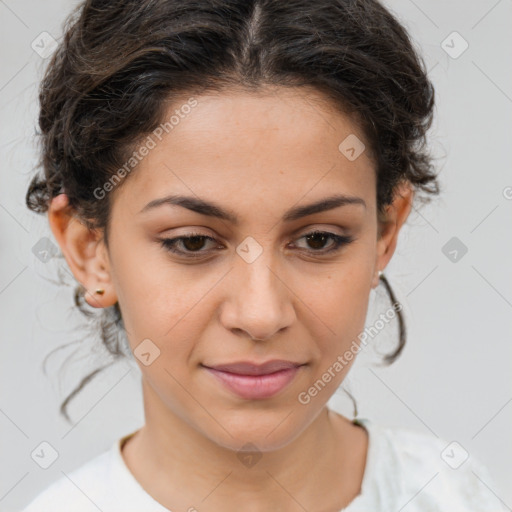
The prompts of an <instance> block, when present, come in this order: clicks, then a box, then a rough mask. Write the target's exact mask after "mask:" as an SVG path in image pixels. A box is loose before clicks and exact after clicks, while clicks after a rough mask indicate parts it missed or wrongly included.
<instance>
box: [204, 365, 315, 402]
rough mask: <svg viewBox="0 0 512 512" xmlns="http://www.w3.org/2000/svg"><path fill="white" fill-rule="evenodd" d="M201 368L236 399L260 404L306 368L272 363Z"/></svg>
mask: <svg viewBox="0 0 512 512" xmlns="http://www.w3.org/2000/svg"><path fill="white" fill-rule="evenodd" d="M201 366H202V367H203V368H205V369H206V370H207V371H208V372H209V373H211V374H212V375H213V376H214V377H215V378H216V379H217V381H219V382H220V383H221V384H222V385H223V386H224V387H226V388H227V389H228V390H230V391H231V392H232V393H234V394H236V395H237V396H239V397H241V398H244V399H247V400H258V399H260V400H261V399H265V398H270V397H272V396H274V395H276V394H277V393H279V392H280V391H282V390H283V389H284V388H285V387H286V386H287V385H288V384H290V382H291V381H292V380H293V379H294V378H295V376H296V375H297V373H298V372H299V370H300V368H301V367H302V366H305V364H304V363H295V362H291V361H284V360H274V361H268V362H266V363H263V364H255V363H251V362H237V363H231V364H224V365H215V366H206V365H201Z"/></svg>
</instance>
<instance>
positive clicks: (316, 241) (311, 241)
mask: <svg viewBox="0 0 512 512" xmlns="http://www.w3.org/2000/svg"><path fill="white" fill-rule="evenodd" d="M302 238H304V239H305V240H306V243H307V244H308V247H306V248H305V250H306V251H307V252H310V253H313V254H327V253H331V252H334V251H337V250H338V249H341V247H342V246H344V245H348V244H349V243H351V242H353V240H354V239H353V238H352V237H351V236H346V235H337V234H336V233H330V232H328V231H312V232H311V233H307V234H306V235H304V236H302V237H301V238H299V240H300V239H302ZM329 240H332V241H333V242H332V244H331V246H330V247H328V249H325V245H326V243H327V242H328V241H329ZM311 249H313V250H311Z"/></svg>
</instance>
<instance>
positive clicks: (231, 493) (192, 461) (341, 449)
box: [49, 88, 413, 512]
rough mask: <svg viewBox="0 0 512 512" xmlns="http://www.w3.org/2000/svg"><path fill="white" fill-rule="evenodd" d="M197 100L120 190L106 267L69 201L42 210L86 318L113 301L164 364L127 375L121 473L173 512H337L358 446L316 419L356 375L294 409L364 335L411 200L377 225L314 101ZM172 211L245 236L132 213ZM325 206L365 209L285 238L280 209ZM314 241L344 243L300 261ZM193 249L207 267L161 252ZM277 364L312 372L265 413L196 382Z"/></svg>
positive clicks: (264, 96) (339, 131) (331, 122)
mask: <svg viewBox="0 0 512 512" xmlns="http://www.w3.org/2000/svg"><path fill="white" fill-rule="evenodd" d="M196 99H197V100H198V105H197V106H196V107H195V108H194V109H193V110H192V112H191V113H190V114H189V115H188V116H186V117H184V118H183V119H181V120H180V123H179V124H178V125H177V126H175V128H174V129H173V130H172V131H171V132H170V133H169V134H168V135H166V136H165V137H164V138H163V140H162V141H161V142H159V143H158V145H157V146H156V147H155V148H154V149H152V150H151V151H150V153H149V154H148V155H147V156H146V157H145V158H144V159H143V160H142V161H141V162H140V163H139V164H138V165H137V167H136V170H134V171H133V172H132V174H131V175H129V177H128V178H126V179H125V180H124V181H123V183H122V185H121V186H118V187H117V188H116V189H115V190H114V192H113V194H114V195H113V202H112V210H111V227H110V233H109V247H108V249H107V247H106V246H105V244H104V241H103V239H102V232H101V230H95V231H91V230H88V229H87V228H86V227H85V225H84V224H83V223H81V222H80V221H79V219H77V218H76V217H74V216H73V212H72V211H71V210H70V209H69V207H68V206H67V198H66V196H65V195H64V194H62V195H60V196H58V197H56V198H54V200H53V201H52V205H51V208H50V210H49V222H50V226H51V229H52V232H53V233H54V235H55V237H56V239H57V241H58V243H59V245H60V247H61V249H62V251H63V254H64V256H65V258H66V261H67V263H68V265H69V267H70V269H71V270H72V271H73V273H74V275H75V277H76V279H77V280H78V281H79V282H80V283H81V284H82V285H83V286H84V287H85V288H86V289H87V290H89V291H90V292H91V293H87V295H86V298H87V300H88V302H89V304H91V305H92V306H94V307H108V306H111V305H113V304H115V302H116V301H118V302H119V305H120V308H121V311H122V314H123V318H124V321H125V325H126V328H127V334H128V338H129V341H130V345H131V347H132V349H133V350H134V349H135V348H136V347H137V346H138V345H139V343H141V341H142V340H144V339H147V338H149V339H150V340H151V341H152V342H153V343H154V344H155V345H156V346H157V347H158V348H159V350H160V356H159V357H157V358H156V359H155V360H154V361H153V362H152V363H151V364H150V365H148V366H145V365H143V364H142V363H141V362H140V361H139V360H137V363H138V364H139V367H140V369H141V372H142V387H143V395H144V410H145V420H146V422H145V425H144V426H143V427H142V428H141V429H140V430H139V431H137V433H136V434H135V435H134V436H132V437H131V438H130V439H129V441H128V442H127V443H126V444H125V445H124V448H123V451H122V453H123V457H124V460H125V462H126V464H127V466H128V468H129V469H130V471H131V472H132V473H133V475H134V476H135V478H136V479H137V480H138V481H139V482H140V484H141V485H142V486H143V488H144V489H146V491H147V492H149V493H150V494H151V495H152V496H153V497H154V498H155V499H156V500H157V501H159V502H160V503H162V504H163V505H164V506H166V507H167V508H169V509H171V510H194V509H193V508H191V507H195V509H197V510H203V511H205V510H207V511H210V512H215V511H221V510H222V511H223V512H229V511H232V510H233V511H235V510H245V511H249V512H253V511H254V512H256V511H268V510H280V511H287V512H292V511H293V512H295V511H299V510H300V511H303V510H304V508H305V509H306V510H308V511H311V512H313V511H318V512H321V511H328V510H339V509H340V508H342V507H345V506H347V505H348V504H349V503H350V502H351V501H352V500H353V499H354V498H355V497H356V496H357V494H359V492H360V489H361V482H362V479H363V475H364V469H365V461H366V455H367V447H368V436H367V433H366V430H365V429H364V428H362V427H360V426H357V425H354V424H353V423H352V422H350V421H349V420H348V419H347V418H344V417H343V416H341V415H339V414H337V413H335V412H333V411H330V410H329V409H328V408H327V405H326V403H327V401H328V400H329V398H330V397H331V396H332V394H333V393H334V392H335V391H336V389H337V388H338V387H339V385H340V384H341V383H342V381H343V379H344V378H345V376H346V375H347V372H348V371H349V369H350V367H351V364H352V363H353V361H354V360H352V362H351V363H350V364H348V365H346V366H344V368H343V370H342V371H339V372H337V373H335V377H334V378H333V379H332V380H331V381H330V382H329V383H327V384H326V386H325V388H324V389H323V390H322V391H320V392H319V393H318V394H317V395H316V396H315V397H313V398H311V401H310V402H309V403H308V404H306V405H304V404H301V403H300V402H299V401H298V398H297V397H298V395H299V393H300V392H303V391H305V390H308V388H309V387H310V386H311V385H312V384H313V383H314V382H315V381H317V380H318V379H320V378H321V376H322V374H323V373H324V372H325V371H326V370H327V368H329V367H331V366H332V365H333V363H334V362H335V361H336V358H337V357H338V355H340V354H343V353H344V352H345V351H346V350H347V349H348V348H349V347H350V345H351V343H352V341H353V340H357V339H358V338H357V335H358V334H359V333H360V332H362V331H363V330H364V327H365V325H364V324H365V318H366V313H367V307H368V301H369V295H370V291H371V289H372V288H375V287H376V286H377V285H378V279H379V278H378V271H379V270H383V269H384V268H385V267H386V265H387V263H388V262H389V260H390V258H391V257H392V255H393V253H394V251H395V247H396V244H397V239H398V234H399V232H400V229H401V227H402V225H403V223H404V222H405V220H406V219H407V216H408V214H409V212H410V209H411V202H412V199H413V190H412V188H411V187H410V186H408V185H406V184H404V185H402V186H400V188H398V189H397V193H396V195H395V199H394V201H393V203H392V205H390V206H388V207H387V209H386V215H385V217H383V218H381V219H380V220H378V217H377V209H376V206H377V205H376V174H375V164H374V163H373V161H372V160H371V158H370V155H369V151H368V150H365V151H364V152H363V153H362V154H361V155H360V156H359V157H358V158H357V159H355V160H353V161H350V160H349V159H347V158H346V157H345V155H344V154H342V153H341V152H340V151H339V150H338V146H339V144H340V143H341V142H342V141H343V140H344V139H345V138H346V137H347V136H348V135H350V134H355V135H356V136H357V137H358V138H359V139H360V140H362V141H364V136H363V133H362V132H361V131H360V129H359V128H358V126H357V125H356V124H355V123H354V122H353V121H352V120H351V119H350V118H348V117H347V116H345V115H343V114H341V113H340V112H339V111H337V110H335V109H334V108H333V106H332V105H331V104H330V103H329V102H328V100H327V99H325V98H323V96H321V95H320V93H317V92H316V91H315V90H305V89H270V88H267V89H265V90H264V91H262V92H260V93H258V94H255V93H254V92H244V91H239V90H232V91H229V93H228V92H223V93H221V94H211V95H203V96H199V97H197V98H196ZM184 102H185V100H184ZM178 106H179V105H178ZM175 109H176V105H173V107H172V108H171V109H169V112H170V113H172V112H173V111H174V110H175ZM169 115H170V114H169ZM168 117H169V116H166V118H168ZM367 148H368V146H367ZM171 193H173V194H184V195H192V196H197V197H200V198H201V199H204V200H209V201H213V202H216V203H218V204H219V205H220V206H221V207H223V208H226V209H229V210H231V211H232V212H233V213H234V214H236V215H237V217H238V218H239V223H238V225H235V224H232V223H231V222H229V221H226V220H220V219H216V218H213V217H209V216H205V215H202V214H199V213H196V212H193V211H190V210H188V209H185V208H183V207H180V206H171V205H164V206H160V207H158V208H154V209H151V210H148V211H146V212H142V213H140V210H141V209H142V208H143V207H144V206H145V205H146V204H147V203H149V202H150V201H152V200H154V199H156V198H161V197H164V196H166V195H168V194H171ZM334 193H339V194H342V193H343V194H347V195H350V196H357V197H360V198H362V199H363V200H364V201H365V203H366V206H362V205H358V204H349V205H344V206H341V207H337V208H335V209H332V210H329V211H324V212H319V213H315V214H313V215H310V216H308V217H304V218H302V219H298V220H295V221H292V222H284V221H283V220H282V217H283V215H284V213H285V212H286V211H287V210H288V209H289V208H291V207H293V206H297V205H306V204H310V203H312V202H314V201H316V200H319V199H322V198H325V197H328V196H331V195H332V194H334ZM313 228H314V229H319V230H324V231H329V232H331V233H335V234H340V235H343V234H345V235H346V234H348V235H350V236H352V237H353V238H354V240H353V241H352V242H351V243H349V244H348V245H345V246H342V247H341V248H340V249H339V250H338V251H335V252H333V253H331V254H327V255H324V256H321V255H318V253H319V252H322V250H324V251H325V249H328V248H330V247H332V246H333V245H334V242H333V240H332V239H329V238H328V239H326V241H325V242H324V244H323V245H322V243H321V241H318V240H317V242H316V244H315V243H314V242H310V243H308V241H307V239H306V238H304V235H306V234H308V233H310V232H311V231H312V230H313ZM190 233H200V234H201V235H204V236H211V237H213V238H215V240H216V241H215V242H211V241H208V240H204V243H203V245H201V244H196V246H195V247H196V248H198V250H199V251H203V254H204V253H208V255H207V256H202V257H201V258H199V259H198V260H187V259H186V258H185V257H179V256H176V255H173V254H172V253H170V252H168V251H167V250H166V249H165V248H164V247H162V245H161V243H160V241H159V240H160V239H162V238H171V237H176V236H184V235H186V234H190ZM247 236H251V237H253V238H254V239H255V240H256V241H257V242H258V244H259V245H260V246H261V248H262V251H263V252H262V253H261V255H260V256H259V257H258V258H257V259H256V260H255V261H253V262H252V263H247V262H246V261H245V260H244V259H243V258H241V257H240V256H239V255H238V254H237V252H236V248H237V246H239V244H241V242H242V241H243V240H244V239H245V238H246V237H247ZM178 247H179V248H180V249H181V250H183V251H186V249H187V248H188V249H189V251H190V250H193V249H194V245H193V244H190V243H189V244H188V245H186V246H183V244H179V246H178ZM308 250H309V251H310V254H308V252H307V251H308ZM315 250H316V251H317V253H316V254H315V253H314V251H315ZM97 288H104V289H105V293H104V294H103V295H97V294H94V290H95V289H97ZM270 359H286V360H291V361H295V362H301V363H307V364H306V366H303V367H301V369H300V370H299V372H298V373H297V375H296V376H295V378H294V380H293V381H292V382H291V383H290V384H289V385H288V386H287V387H286V388H285V389H283V390H282V391H280V392H279V393H278V394H277V395H275V396H273V397H271V398H268V399H260V400H247V399H242V398H240V397H238V396H236V395H234V394H233V393H231V392H230V391H229V390H227V389H225V388H224V387H223V386H222V385H221V384H220V383H219V382H217V380H216V379H215V378H214V377H213V376H212V375H211V374H210V373H209V372H208V371H207V370H205V369H204V368H203V367H202V366H200V365H201V364H207V365H210V366H211V365H214V364H221V363H228V362H234V361H256V362H262V361H267V360H270ZM249 442H250V443H252V444H253V445H255V446H257V449H258V450H259V452H260V454H261V455H262V457H261V458H260V460H259V461H258V462H257V463H256V464H255V465H253V466H251V467H248V466H246V465H244V464H242V462H241V461H240V459H239V458H238V457H237V452H238V450H240V449H241V448H242V446H244V445H245V444H246V443H249Z"/></svg>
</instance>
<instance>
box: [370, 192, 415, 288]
mask: <svg viewBox="0 0 512 512" xmlns="http://www.w3.org/2000/svg"><path fill="white" fill-rule="evenodd" d="M413 199H414V189H413V188H412V185H411V184H410V182H402V183H401V184H400V185H398V187H397V189H396V192H395V195H394V197H393V201H392V203H391V204H390V205H388V206H386V208H385V211H384V214H383V215H381V216H379V218H378V240H377V257H376V260H375V275H374V278H373V281H372V288H375V287H377V286H378V284H379V275H378V271H379V270H384V268H385V267H386V265H387V264H388V263H389V260H390V259H391V257H392V256H393V254H394V252H395V249H396V245H397V242H398V233H399V232H400V229H401V228H402V225H403V224H404V222H405V221H406V220H407V217H408V216H409V213H410V211H411V208H412V201H413Z"/></svg>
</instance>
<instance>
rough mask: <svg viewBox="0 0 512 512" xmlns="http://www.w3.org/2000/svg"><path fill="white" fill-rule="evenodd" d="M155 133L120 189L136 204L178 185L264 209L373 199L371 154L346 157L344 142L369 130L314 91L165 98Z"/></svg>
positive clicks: (361, 138)
mask: <svg viewBox="0 0 512 512" xmlns="http://www.w3.org/2000/svg"><path fill="white" fill-rule="evenodd" d="M191 98H193V99H192V101H191ZM190 105H194V106H193V107H190ZM165 123H167V124H165ZM149 137H150V138H151V140H152V143H151V144H149V143H148V142H149V139H143V140H142V145H144V144H146V145H148V146H149V145H150V146H151V147H152V148H151V149H150V150H149V151H148V152H147V154H146V155H145V156H144V157H143V158H142V159H141V161H140V162H139V163H138V164H137V166H136V167H135V169H134V172H133V173H132V174H131V175H130V176H129V179H127V181H126V183H123V186H122V187H120V190H119V191H118V192H119V198H120V201H121V202H124V203H125V204H129V205H130V210H131V211H132V212H138V211H140V209H142V208H143V207H144V206H145V205H146V204H147V202H149V201H151V200H154V199H156V198H158V197H162V196H164V195H166V194H178V193H179V194H186V195H188V196H190V195H197V196H198V197H201V198H204V199H212V200H215V201H216V202H217V203H222V204H227V203H229V206H230V207H232V208H231V209H234V210H236V209H239V210H240V211H241V212H242V210H245V213H249V211H248V210H250V205H252V208H253V211H254V208H255V207H256V206H257V207H258V209H259V210H260V213H261V211H270V210H273V211H278V210H279V208H280V209H281V210H284V209H287V208H289V207H290V206H292V205H293V204H295V203H298V202H300V201H301V200H302V201H304V202H311V201H313V200H316V199H318V198H321V197H325V196H326V195H332V194H333V193H341V194H349V195H357V196H360V197H363V198H364V200H365V202H366V203H367V205H368V206H369V208H370V209H371V208H372V207H373V206H374V205H372V200H373V202H374V201H375V186H376V177H375V169H374V164H373V162H372V161H371V159H370V158H369V156H368V154H367V153H368V152H367V151H363V152H362V153H361V154H360V155H359V156H358V157H357V158H356V159H349V158H347V156H346V154H345V153H343V151H342V150H340V144H342V149H343V141H346V140H349V141H352V140H358V141H360V142H361V143H364V134H363V133H362V132H361V130H360V128H359V127H358V126H357V124H356V123H355V122H354V121H353V120H352V119H351V118H349V117H348V116H346V115H344V114H342V113H341V112H340V111H339V110H338V109H336V108H335V106H334V105H333V104H332V103H330V101H329V100H327V99H326V98H325V97H324V96H322V95H321V94H320V93H318V92H316V91H315V90H311V89H306V88H300V89H299V88H289V89H283V88H267V89H266V90H264V91H259V92H257V93H255V92H247V91H241V90H234V91H229V92H227V91H224V92H221V93H214V94H205V95H198V96H193V97H191V96H183V98H181V99H180V100H178V101H176V100H175V101H173V103H172V105H170V104H169V105H168V107H167V109H166V111H165V114H164V116H163V123H162V125H161V127H160V130H159V131H158V132H156V133H155V132H153V133H152V134H149ZM354 137H356V138H357V139H352V138H354ZM347 138H348V139H347ZM357 149H360V148H357ZM301 198H303V199H301ZM116 202H117V199H116Z"/></svg>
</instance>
